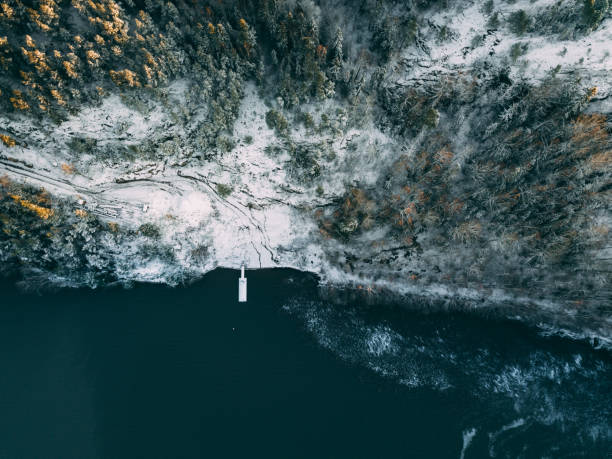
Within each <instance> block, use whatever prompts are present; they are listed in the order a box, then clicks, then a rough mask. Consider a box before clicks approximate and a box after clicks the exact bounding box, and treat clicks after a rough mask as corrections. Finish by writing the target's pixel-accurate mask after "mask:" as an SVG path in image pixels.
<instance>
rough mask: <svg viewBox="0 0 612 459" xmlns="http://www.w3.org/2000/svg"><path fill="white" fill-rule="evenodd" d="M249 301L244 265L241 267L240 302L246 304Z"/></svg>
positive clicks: (239, 280)
mask: <svg viewBox="0 0 612 459" xmlns="http://www.w3.org/2000/svg"><path fill="white" fill-rule="evenodd" d="M246 300H247V280H246V277H244V265H242V266H241V267H240V279H238V301H239V302H240V303H244V302H246Z"/></svg>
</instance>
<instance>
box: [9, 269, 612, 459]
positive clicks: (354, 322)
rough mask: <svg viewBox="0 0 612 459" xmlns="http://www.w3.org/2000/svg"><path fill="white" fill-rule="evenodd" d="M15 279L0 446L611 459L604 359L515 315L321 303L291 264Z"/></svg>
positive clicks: (33, 453)
mask: <svg viewBox="0 0 612 459" xmlns="http://www.w3.org/2000/svg"><path fill="white" fill-rule="evenodd" d="M247 277H248V279H249V280H248V282H249V292H248V293H249V302H248V303H238V302H237V278H238V273H237V272H236V271H232V270H216V271H214V272H211V273H209V274H208V275H206V276H205V277H204V278H203V279H202V280H200V281H198V282H196V283H194V284H192V285H187V286H182V287H178V288H170V287H166V286H160V285H143V284H138V285H135V286H134V287H133V288H131V289H125V288H121V287H117V288H108V289H101V290H96V291H92V290H59V291H55V292H45V293H42V294H40V295H38V294H26V293H22V292H19V291H18V290H17V289H16V288H15V287H14V286H13V284H12V283H11V282H8V281H5V282H3V285H2V286H3V289H2V290H3V301H2V306H1V307H0V365H2V372H1V373H0V458H41V457H44V458H136V457H146V458H170V457H171V458H196V457H267V458H269V457H279V458H286V457H305V458H306V457H308V458H312V457H334V458H337V457H351V458H355V457H368V458H369V457H433V458H438V457H439V458H446V457H455V458H459V457H464V458H470V457H474V458H476V457H568V456H571V457H604V456H605V455H606V454H607V452H608V451H609V450H610V448H612V421H611V417H612V416H611V415H612V393H611V392H612V391H611V390H610V389H611V388H612V371H611V369H612V359H611V357H610V354H609V353H608V352H607V351H604V350H595V349H593V348H592V347H590V346H588V345H586V344H585V343H582V342H576V341H571V340H566V339H562V338H558V337H545V336H541V335H539V334H538V332H537V331H536V330H533V329H531V328H528V327H527V326H524V325H522V324H520V323H517V322H507V321H498V320H485V319H483V318H480V317H476V316H473V315H469V314H455V313H442V312H436V313H433V314H422V313H418V312H415V311H414V308H411V309H410V310H406V309H403V308H401V307H398V306H394V305H384V304H376V302H375V301H368V304H367V305H366V304H358V303H355V304H331V303H330V302H328V301H326V300H324V299H323V298H321V297H320V295H319V291H318V288H317V283H316V279H315V278H313V277H312V276H310V275H307V274H303V273H299V272H296V271H291V270H261V271H250V272H247Z"/></svg>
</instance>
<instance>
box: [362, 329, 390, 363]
mask: <svg viewBox="0 0 612 459" xmlns="http://www.w3.org/2000/svg"><path fill="white" fill-rule="evenodd" d="M393 339H394V338H393V336H392V331H391V329H389V328H388V327H384V328H383V327H380V328H376V329H374V330H373V331H372V333H371V334H370V335H369V336H368V337H367V338H366V340H365V342H366V348H367V350H368V352H369V353H370V354H372V355H375V356H381V355H383V354H386V353H394V352H395V351H396V350H397V348H396V346H395V344H394V342H393Z"/></svg>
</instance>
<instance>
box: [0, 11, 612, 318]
mask: <svg viewBox="0 0 612 459" xmlns="http://www.w3.org/2000/svg"><path fill="white" fill-rule="evenodd" d="M469 8H471V9H470V11H471V12H470V13H469V14H468V13H466V16H465V18H466V19H465V20H464V21H463V22H460V23H456V22H454V21H453V18H454V15H455V14H459V12H461V11H463V10H467V9H469ZM470 15H472V16H470ZM610 15H611V10H610V4H609V2H608V0H584V1H571V0H560V1H557V2H550V1H545V0H538V1H535V2H534V1H531V2H526V1H525V2H518V1H517V0H512V1H511V0H495V1H494V0H489V1H487V2H482V3H475V4H474V3H470V2H467V1H462V0H455V1H453V0H444V1H433V0H431V1H427V0H413V1H409V2H404V1H396V0H360V1H343V0H320V1H313V0H304V1H290V0H260V1H256V0H235V1H228V0H225V1H216V0H215V1H211V2H206V1H199V0H190V1H175V0H167V1H165V0H144V1H139V0H123V1H115V0H99V1H95V0H86V1H85V0H58V1H55V0H23V1H22V0H0V68H1V70H0V114H1V115H0V140H1V141H2V145H1V146H0V153H1V155H2V156H1V160H2V164H1V165H0V168H2V169H4V170H6V172H7V175H3V174H4V172H3V170H0V176H1V177H2V178H1V182H0V183H1V188H0V228H1V229H2V231H0V262H1V263H2V268H0V269H2V270H3V271H4V272H11V273H14V272H18V271H20V272H24V273H29V275H30V276H32V275H37V276H40V277H44V278H45V279H47V280H52V281H53V279H56V280H57V279H67V278H71V279H72V280H73V281H75V282H76V283H77V284H82V283H85V284H88V285H100V284H102V283H106V282H112V281H114V280H117V279H121V277H122V276H125V272H126V270H127V269H128V268H126V267H125V265H124V264H122V265H121V266H119V264H121V263H124V261H121V263H120V261H119V260H120V258H121V257H120V254H121V253H123V252H124V251H125V247H126V246H128V247H130V250H129V253H130V254H132V257H136V258H137V259H138V260H140V262H141V263H146V262H147V261H150V260H161V261H163V263H167V264H168V265H173V266H179V268H176V267H175V268H173V269H172V270H171V271H172V272H173V276H174V277H173V279H175V280H176V279H178V280H179V281H180V280H181V279H184V278H188V277H189V276H190V275H192V274H193V271H192V270H189V269H183V268H181V267H180V266H182V265H181V264H182V263H183V262H184V260H185V258H182V257H183V256H182V255H177V252H176V250H175V249H174V248H173V246H172V244H170V243H169V242H168V241H167V240H166V239H167V237H166V233H167V232H172V231H176V229H172V224H171V222H170V223H168V222H167V221H166V220H164V222H162V223H160V221H153V220H152V221H149V220H147V219H146V218H145V219H143V220H142V221H141V222H140V224H131V223H127V222H121V221H119V220H120V219H119V218H109V217H108V215H106V216H105V215H104V214H101V213H99V212H95V211H92V210H91V209H87V208H86V206H84V205H80V204H79V203H78V200H77V198H70V199H68V198H66V197H65V196H62V195H61V193H60V194H58V193H53V192H50V191H49V190H41V188H40V186H39V184H38V183H37V182H36V183H34V182H29V181H28V180H25V181H24V180H22V179H19V178H17V176H16V175H15V172H14V171H15V170H16V169H14V168H15V167H18V168H20V170H21V169H23V170H35V169H36V168H37V166H36V164H33V163H34V161H32V159H31V157H32V152H33V151H34V152H35V151H37V149H38V151H42V150H43V149H45V148H55V149H56V150H53V151H60V150H61V151H62V153H61V154H60V153H50V154H58V155H59V156H58V158H60V159H58V165H57V166H58V170H57V174H59V175H58V176H60V177H62V180H64V181H66V182H71V181H72V180H76V177H77V176H79V174H81V175H83V176H85V175H88V174H89V176H95V175H96V174H102V172H101V171H106V170H116V169H118V168H119V167H125V168H128V169H129V168H130V167H133V165H135V164H139V162H140V163H141V162H143V161H148V163H150V164H161V163H164V164H166V165H167V167H168V168H170V167H176V168H178V167H179V166H180V167H182V168H183V169H181V170H178V172H177V173H178V174H179V175H180V174H181V173H182V174H183V177H184V176H185V172H184V168H187V167H189V168H192V169H193V170H196V171H197V170H203V169H202V168H206V167H208V166H207V165H210V164H214V163H216V162H221V161H225V160H227V158H229V157H228V156H227V155H230V154H233V153H236V152H238V153H237V154H240V152H241V151H243V150H241V149H243V148H244V149H249V148H250V149H253V148H260V149H261V151H262V154H263V155H265V156H266V157H267V158H270V159H271V161H273V162H276V163H277V164H278V166H279V168H280V169H282V171H283V172H284V173H285V175H284V176H283V177H284V178H285V180H286V183H285V185H286V186H287V187H288V188H292V189H295V190H300V192H301V193H302V196H303V199H302V201H301V202H300V205H299V206H295V207H296V208H297V209H298V210H299V213H300V215H301V216H302V218H304V219H305V220H306V221H310V222H311V223H312V227H313V228H314V230H311V231H310V232H309V235H310V236H309V237H311V238H312V240H313V241H314V243H315V244H316V245H317V246H319V247H321V251H322V253H323V255H322V259H321V260H320V265H319V266H317V267H316V269H315V270H316V271H318V272H319V273H321V274H322V275H323V276H324V277H325V274H326V272H336V271H340V272H345V273H347V275H348V276H349V279H351V282H356V283H359V284H361V283H363V285H367V284H368V283H370V284H371V285H374V283H375V282H376V281H384V282H386V284H385V285H387V286H389V285H393V283H394V282H395V283H399V284H407V285H408V284H409V285H411V286H414V288H415V290H414V291H418V289H419V288H422V289H426V288H427V286H432V285H445V286H447V287H448V288H455V289H473V290H474V291H477V292H481V293H482V295H483V296H484V297H486V298H490V297H491V296H492V293H491V292H496V291H498V290H501V291H503V292H512V294H516V295H517V297H528V298H532V299H537V300H543V299H547V300H554V301H558V302H561V303H562V304H563V307H562V308H563V311H565V312H567V313H568V314H569V315H571V316H573V317H578V318H580V319H581V320H585V321H590V322H593V321H596V322H597V321H599V323H603V322H605V318H609V314H610V312H611V308H612V304H611V303H610V298H611V297H612V287H611V285H610V281H611V279H612V274H611V273H612V265H611V263H612V251H611V250H612V243H611V241H612V236H611V234H610V227H611V225H612V212H611V203H612V198H611V193H612V141H611V137H610V135H611V134H612V107H611V105H610V104H609V100H610V99H609V94H610V93H609V91H610V85H611V84H612V77H610V73H609V72H610V71H611V70H612V67H611V65H612V60H611V59H610V58H609V54H610V51H611V50H612V49H611V48H610V47H609V43H610V41H606V40H609V39H610V38H609V37H610V27H611V21H610ZM476 16H477V18H476ZM472 17H474V18H476V19H474V20H473V23H471V22H469V21H472ZM464 23H467V26H464ZM457 24H460V25H457ZM606 33H607V35H606ZM602 37H603V38H602ZM598 40H599V42H598ZM587 41H588V45H586V44H585V43H587ZM538 43H540V44H542V43H552V44H554V45H558V48H559V49H560V51H559V52H557V53H555V54H554V56H553V55H552V54H551V55H545V56H540V55H539V54H538V46H539V45H538ZM598 43H599V44H598ZM542 46H544V45H542ZM587 48H588V49H587ZM606 49H607V50H606ZM444 53H446V54H444ZM597 53H601V57H599V55H598V56H597V59H600V60H597V64H595V61H596V59H595V57H593V56H595V55H596V54H597ZM570 57H571V59H573V61H572V62H571V63H568V62H569V61H568V59H570ZM453 59H455V60H453ZM461 59H463V60H461ZM557 61H559V62H560V63H559V64H556V62H557ZM549 62H550V63H552V64H551V65H548V66H547V65H543V64H547V63H549ZM176 82H182V83H181V84H184V85H185V90H184V95H183V99H182V100H181V103H180V104H177V103H176V102H175V101H174V100H173V99H172V97H171V91H170V89H169V88H171V87H172V85H173V84H175V83H176ZM251 87H253V88H255V90H254V91H255V94H256V96H253V97H257V98H258V99H257V100H259V101H260V103H261V107H263V111H264V112H265V116H264V117H263V118H262V122H264V123H265V126H266V127H267V128H268V129H269V130H271V131H273V133H274V135H273V140H272V141H270V142H267V144H266V145H260V144H259V143H258V139H257V135H255V136H253V135H251V134H249V135H247V136H244V137H242V138H241V137H240V134H238V133H237V131H236V126H235V124H236V120H237V119H238V118H239V116H240V113H241V107H243V104H244V101H245V94H246V92H247V90H248V88H251ZM115 96H116V97H118V98H119V100H120V101H121V102H120V103H121V104H123V105H124V106H126V107H129V109H130V110H133V111H134V112H137V113H143V114H146V115H147V116H149V115H150V114H151V113H155V110H160V111H161V112H163V113H164V114H165V115H164V116H167V119H168V120H170V121H169V123H170V122H171V124H172V126H175V128H173V129H174V131H172V133H170V134H168V132H165V131H164V129H161V128H160V129H159V132H157V133H156V134H155V135H154V136H146V137H144V138H142V139H139V140H138V141H131V142H127V141H122V140H121V139H120V138H121V135H122V132H119V133H118V134H117V136H116V137H117V138H110V139H109V138H108V137H107V138H97V137H95V136H93V135H88V134H87V133H79V132H71V133H70V135H69V136H68V137H66V138H62V139H60V140H58V139H57V138H54V136H55V134H54V133H56V132H58V131H57V129H59V128H61V127H62V126H65V125H66V123H68V122H70V120H72V119H74V118H75V117H79V116H80V114H81V113H82V112H83V111H84V110H90V109H93V108H95V107H103V106H104V105H103V104H104V102H105V101H106V100H109V98H111V97H115ZM248 108H251V107H248ZM243 110H244V108H243ZM109 116H110V117H111V118H112V117H113V116H114V115H113V113H112V112H111V113H109ZM169 125H170V124H169ZM24 126H27V129H26V128H25V127H24ZM176 126H178V127H176ZM179 127H180V132H179V131H178V129H179ZM33 130H34V131H40V132H42V133H44V134H42V138H41V137H40V136H38V137H36V136H34V137H33V136H32V135H31V133H32V132H33ZM254 137H255V138H254ZM374 138H377V139H383V140H384V141H383V140H381V141H380V142H378V141H376V142H375V141H372V140H371V139H374ZM48 145H55V146H54V147H47V146H48ZM26 150H27V151H29V152H30V153H29V154H30V156H27V155H25V153H23V152H24V151H26ZM49 151H51V150H49ZM245 151H246V150H245ZM249 151H251V150H249ZM20 155H23V157H22V156H20ZM223 158H226V159H223ZM59 163H61V166H60V165H59ZM172 165H174V166H172ZM11 168H13V169H11ZM96 171H97V172H96ZM181 171H183V172H181ZM54 173H55V172H54ZM175 175H176V174H175ZM120 180H123V182H121V181H120ZM236 180H238V179H236ZM124 182H126V179H119V178H115V179H114V183H124ZM74 183H76V182H74ZM213 184H214V186H213V187H212V188H211V190H212V191H211V192H213V193H214V194H215V196H218V197H220V198H221V199H231V197H232V196H235V197H236V199H238V198H239V196H240V185H239V184H238V182H236V183H221V182H218V183H214V182H213ZM79 186H82V187H83V188H82V189H81V192H82V193H85V191H84V190H85V187H84V185H79ZM245 199H246V198H245ZM249 199H250V198H249ZM281 200H282V199H281ZM251 204H252V205H251ZM260 204H261V203H260ZM260 204H257V203H249V209H251V210H253V209H255V210H257V206H258V205H260ZM214 244H215V241H212V242H210V245H211V246H212V245H214ZM185 245H187V244H186V243H185ZM211 250H212V249H211V248H210V247H206V246H200V245H195V246H190V247H189V249H188V255H187V256H186V257H187V259H189V260H190V263H191V265H194V264H198V263H200V264H201V265H202V266H204V265H206V266H209V265H207V264H206V261H205V260H207V259H208V258H209V257H211ZM136 258H134V259H136ZM272 259H274V256H272ZM194 260H195V261H194ZM198 260H199V261H198ZM202 260H204V261H202ZM133 263H136V261H133ZM221 263H222V262H221ZM295 264H297V265H298V266H300V267H301V268H303V269H308V268H309V266H301V265H300V264H299V263H297V262H296V263H295ZM191 265H190V266H191ZM177 271H178V272H182V274H177ZM121 273H123V274H121ZM127 277H130V276H127ZM132 277H134V278H136V279H137V278H138V276H132ZM359 279H363V281H360V280H359ZM360 287H361V286H360Z"/></svg>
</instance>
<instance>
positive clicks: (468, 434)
mask: <svg viewBox="0 0 612 459" xmlns="http://www.w3.org/2000/svg"><path fill="white" fill-rule="evenodd" d="M476 432H477V429H476V428H475V427H472V428H471V429H468V430H464V431H463V446H462V447H461V454H460V455H459V459H463V458H464V457H465V451H466V450H467V449H468V447H469V446H470V443H472V439H473V438H474V437H475V436H476Z"/></svg>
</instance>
